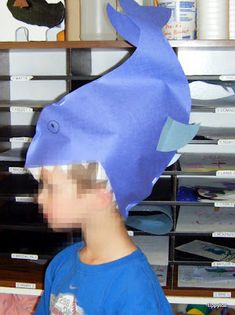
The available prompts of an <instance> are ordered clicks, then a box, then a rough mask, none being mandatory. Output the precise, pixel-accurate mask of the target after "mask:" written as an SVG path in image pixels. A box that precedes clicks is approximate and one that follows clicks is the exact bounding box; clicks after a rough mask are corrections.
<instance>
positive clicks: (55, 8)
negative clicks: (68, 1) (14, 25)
mask: <svg viewBox="0 0 235 315" xmlns="http://www.w3.org/2000/svg"><path fill="white" fill-rule="evenodd" d="M26 2H27V4H28V6H24V7H20V6H17V5H16V0H8V2H7V7H8V9H9V11H10V12H11V14H12V15H13V17H14V18H15V19H17V20H19V21H22V22H24V23H27V24H31V25H38V26H46V27H49V28H52V27H55V26H57V25H59V24H61V22H62V21H63V20H64V17H65V7H64V5H63V3H62V2H58V3H47V2H46V0H26Z"/></svg>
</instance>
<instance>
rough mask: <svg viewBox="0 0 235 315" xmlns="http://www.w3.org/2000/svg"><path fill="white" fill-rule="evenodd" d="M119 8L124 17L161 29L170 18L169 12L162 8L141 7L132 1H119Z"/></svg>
mask: <svg viewBox="0 0 235 315" xmlns="http://www.w3.org/2000/svg"><path fill="white" fill-rule="evenodd" d="M119 3H120V5H121V7H122V8H123V10H124V12H125V13H126V15H128V16H130V18H131V19H132V20H133V21H134V20H135V22H136V20H141V19H142V20H145V21H148V23H149V24H152V25H155V27H156V26H159V27H160V28H162V27H163V26H164V25H166V23H167V22H168V21H169V19H170V17H171V12H172V11H171V10H170V9H167V8H164V7H160V6H157V7H153V6H141V5H139V4H138V3H137V2H135V1H134V0H119Z"/></svg>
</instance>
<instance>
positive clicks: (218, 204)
mask: <svg viewBox="0 0 235 315" xmlns="http://www.w3.org/2000/svg"><path fill="white" fill-rule="evenodd" d="M214 207H216V208H234V207H235V203H234V202H226V201H216V202H215V203H214Z"/></svg>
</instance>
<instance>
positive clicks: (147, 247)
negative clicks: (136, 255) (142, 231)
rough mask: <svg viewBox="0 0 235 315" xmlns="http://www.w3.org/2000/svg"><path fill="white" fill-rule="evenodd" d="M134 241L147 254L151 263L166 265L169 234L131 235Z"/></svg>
mask: <svg viewBox="0 0 235 315" xmlns="http://www.w3.org/2000/svg"><path fill="white" fill-rule="evenodd" d="M132 240H133V241H134V243H135V244H136V245H137V246H138V247H139V248H140V249H141V250H142V251H143V253H144V254H145V255H146V256H147V258H148V261H149V263H150V264H151V265H158V266H159V265H161V266H167V265H168V260H169V259H168V254H169V236H145V235H144V236H142V235H141V236H139V235H138V236H133V237H132Z"/></svg>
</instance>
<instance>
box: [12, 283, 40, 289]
mask: <svg viewBox="0 0 235 315" xmlns="http://www.w3.org/2000/svg"><path fill="white" fill-rule="evenodd" d="M16 288H21V289H36V283H24V282H16Z"/></svg>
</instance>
